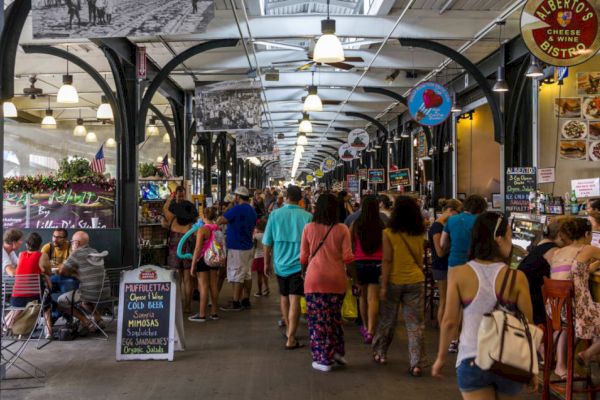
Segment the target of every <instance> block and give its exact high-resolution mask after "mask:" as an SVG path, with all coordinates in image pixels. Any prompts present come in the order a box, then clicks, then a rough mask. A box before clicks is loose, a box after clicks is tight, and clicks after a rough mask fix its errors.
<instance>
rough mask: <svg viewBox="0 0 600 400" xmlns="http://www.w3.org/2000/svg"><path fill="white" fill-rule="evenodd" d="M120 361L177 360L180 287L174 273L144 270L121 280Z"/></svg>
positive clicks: (162, 269)
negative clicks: (177, 295) (176, 327)
mask: <svg viewBox="0 0 600 400" xmlns="http://www.w3.org/2000/svg"><path fill="white" fill-rule="evenodd" d="M120 286H121V290H120V292H119V319H118V330H117V360H169V361H172V360H173V350H174V342H175V307H176V302H177V301H176V284H175V279H174V276H173V271H169V270H166V269H164V268H160V267H155V266H149V265H146V266H143V267H140V268H137V269H134V270H131V271H126V272H124V273H123V275H122V276H121V284H120Z"/></svg>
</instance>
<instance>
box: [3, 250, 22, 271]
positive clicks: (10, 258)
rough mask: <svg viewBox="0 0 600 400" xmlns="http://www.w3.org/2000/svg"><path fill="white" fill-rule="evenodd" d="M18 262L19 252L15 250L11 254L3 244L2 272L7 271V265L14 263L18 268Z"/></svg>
mask: <svg viewBox="0 0 600 400" xmlns="http://www.w3.org/2000/svg"><path fill="white" fill-rule="evenodd" d="M18 263H19V258H18V257H17V253H16V252H14V251H13V252H11V253H10V254H9V253H7V252H6V250H5V249H4V246H2V274H3V275H4V274H5V273H6V267H7V266H9V265H12V266H13V267H15V268H16V267H17V264H18Z"/></svg>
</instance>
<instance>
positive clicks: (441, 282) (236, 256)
mask: <svg viewBox="0 0 600 400" xmlns="http://www.w3.org/2000/svg"><path fill="white" fill-rule="evenodd" d="M226 200H227V202H226V204H222V205H220V206H219V207H205V208H203V210H202V215H201V217H202V221H203V225H202V227H201V228H199V229H198V231H197V232H196V233H195V235H193V236H191V237H190V239H188V240H187V242H186V243H184V244H183V246H184V252H186V251H187V252H192V253H193V257H192V259H191V260H189V261H185V260H182V259H180V258H179V257H178V256H177V252H176V249H177V246H178V245H179V244H180V241H181V240H182V238H183V237H184V235H185V234H186V233H187V232H189V230H190V229H192V226H193V225H194V223H195V222H196V221H197V219H198V217H199V214H198V211H197V209H196V207H195V206H194V205H193V204H192V203H191V202H189V201H188V200H186V193H185V189H184V188H182V187H178V188H177V190H176V191H175V192H174V194H173V195H172V196H171V197H170V198H169V199H168V200H167V201H166V203H165V206H164V210H163V211H164V216H165V222H164V226H165V228H167V229H168V231H169V239H168V244H169V256H168V260H167V265H168V266H169V267H170V268H172V269H174V270H176V271H177V274H178V277H179V283H180V285H181V288H182V293H183V294H182V302H183V309H184V311H185V312H188V313H189V314H192V315H190V316H189V318H188V319H189V320H190V321H192V322H205V321H207V320H209V319H210V320H218V319H220V317H219V315H218V312H217V310H218V309H219V307H218V302H219V292H220V290H221V286H222V284H223V282H224V280H225V279H226V280H227V281H228V282H229V283H230V284H231V285H232V293H233V294H232V299H231V301H230V302H229V303H228V304H227V305H225V306H223V307H221V308H220V309H221V310H222V311H227V312H230V311H242V310H247V309H249V308H251V302H250V299H251V295H252V294H254V298H257V299H259V298H261V297H265V296H269V295H270V287H269V278H270V277H272V276H273V275H275V277H276V280H277V284H278V288H279V304H280V311H281V320H280V321H279V326H280V327H281V328H282V333H283V336H284V337H285V344H284V346H283V348H284V349H286V350H296V349H300V348H303V347H304V344H303V343H301V342H300V340H298V330H299V322H300V315H301V313H302V311H301V308H302V307H301V302H302V298H304V299H305V301H306V319H307V323H308V332H309V346H310V352H311V355H312V367H313V368H314V369H315V370H317V371H322V372H329V371H331V370H332V369H333V368H334V367H336V366H344V365H347V364H348V361H347V360H346V349H345V339H344V337H345V336H344V323H343V315H342V309H343V306H344V304H345V302H355V303H357V305H358V310H359V319H358V323H359V331H360V334H361V336H362V341H363V342H364V344H366V345H369V346H370V348H371V352H372V357H373V360H374V361H375V362H376V363H377V364H380V365H384V364H387V362H388V352H389V349H390V346H391V345H392V342H393V339H394V335H395V333H396V331H397V325H398V314H399V312H400V310H402V317H403V318H402V320H403V323H404V329H405V330H406V335H407V337H408V360H407V361H408V362H407V372H408V374H409V375H410V376H412V377H420V376H422V375H423V373H424V368H426V367H427V366H428V365H429V364H428V361H427V360H426V357H425V345H424V330H425V316H424V310H425V307H424V304H425V289H426V285H425V280H426V276H425V270H426V268H425V266H424V261H425V260H426V249H427V245H428V246H429V249H430V252H431V253H430V254H431V274H432V277H433V280H434V281H435V285H436V287H437V292H438V294H439V304H438V314H437V320H438V324H439V326H440V340H439V346H438V354H437V358H436V360H435V363H434V364H433V366H432V371H431V373H432V375H433V376H434V377H436V376H441V374H442V371H443V368H444V366H445V364H446V360H447V357H448V356H447V354H448V353H452V352H457V353H458V356H457V360H456V371H457V379H458V387H459V389H460V391H461V392H462V393H463V397H464V398H467V399H471V398H481V399H487V398H489V399H492V398H505V397H511V396H516V395H517V394H519V393H520V392H521V391H522V389H523V385H522V384H521V383H518V382H515V381H512V380H510V379H508V378H506V377H501V376H499V375H496V374H494V373H492V372H490V371H488V370H484V369H482V368H480V367H479V366H478V365H477V364H476V363H475V356H476V354H477V343H478V330H479V326H480V322H481V320H482V318H483V316H484V315H485V314H486V313H489V312H490V311H491V310H492V309H493V308H494V307H495V306H496V305H497V304H503V305H505V306H510V307H514V308H516V309H518V310H519V311H520V312H521V313H522V314H523V315H524V316H525V318H527V320H529V321H531V322H532V323H534V324H542V323H544V321H545V320H546V317H547V315H546V314H547V312H548V310H547V309H546V307H545V305H544V301H543V298H542V290H541V288H542V286H543V284H544V279H547V278H551V279H559V280H571V281H573V287H574V310H575V315H574V319H575V333H576V336H577V337H578V338H581V339H588V340H590V341H591V343H592V344H591V346H590V347H589V348H587V349H585V350H580V351H579V352H578V353H577V361H578V363H580V364H581V365H583V366H587V365H589V363H590V362H591V361H593V360H594V359H595V358H596V357H597V356H598V355H599V354H600V304H599V303H596V302H595V301H594V299H593V298H592V296H591V293H590V290H589V279H590V274H591V273H593V272H594V271H596V270H597V269H598V268H600V261H598V260H600V249H599V248H598V247H594V246H592V245H590V242H591V233H592V230H595V231H598V230H599V228H600V210H598V209H597V208H598V204H595V203H590V204H589V205H588V213H589V218H588V219H584V218H576V217H561V218H556V219H554V220H553V221H552V223H550V224H548V225H547V227H546V228H545V231H544V237H543V238H542V240H541V241H540V242H539V243H536V245H535V246H534V247H532V248H531V249H528V250H529V251H528V254H527V256H526V257H525V258H524V259H523V260H522V261H521V263H520V265H519V266H518V272H516V275H515V276H516V283H515V286H514V290H513V291H511V292H510V293H508V294H506V293H503V292H502V289H501V286H502V282H503V280H504V279H505V277H506V276H508V274H509V273H511V272H510V257H511V255H512V251H511V250H512V229H511V225H510V220H509V218H508V217H507V216H505V215H504V214H500V213H495V212H487V211H486V210H487V202H486V200H485V199H484V198H482V197H481V196H478V195H471V196H469V197H467V198H466V199H465V201H464V202H460V201H458V200H454V199H450V200H445V201H442V202H440V204H439V208H438V214H437V219H435V221H434V222H433V223H432V224H430V221H428V220H426V218H425V216H426V215H427V214H426V213H425V212H424V210H423V209H422V207H421V206H420V203H419V202H418V201H417V200H416V199H414V198H412V197H409V196H404V195H400V196H397V197H395V198H394V199H391V198H390V197H388V196H387V195H380V196H375V195H365V196H363V198H362V199H361V201H360V205H359V208H358V209H356V208H354V207H353V206H354V204H353V201H352V200H353V198H352V196H351V195H350V194H348V193H347V192H345V191H340V192H332V191H325V190H318V191H316V192H314V193H313V192H312V191H311V190H310V189H307V190H304V191H303V190H302V189H301V188H299V187H297V186H288V187H287V188H284V189H281V190H279V189H278V190H275V189H271V188H267V189H265V190H264V191H256V192H254V194H253V195H251V193H250V191H249V190H248V189H247V188H245V187H238V188H236V190H235V192H234V193H233V195H228V196H227V198H226ZM432 221H433V219H432ZM23 242H25V247H26V248H25V250H24V251H21V252H20V254H19V256H18V257H17V255H16V252H17V251H18V250H19V248H20V246H21V245H22V244H23ZM102 258H103V256H102V254H98V252H97V251H96V250H95V249H93V248H92V247H90V244H89V237H88V235H87V234H86V233H85V232H82V231H80V232H76V233H74V234H73V236H72V239H71V240H69V238H68V233H67V231H66V230H64V229H56V230H55V231H54V233H53V236H52V240H51V242H50V243H47V244H45V245H44V246H42V240H41V237H40V236H39V235H38V234H36V233H31V234H29V235H28V236H27V237H26V238H25V239H24V238H23V234H22V233H21V232H20V231H18V230H14V229H11V230H7V231H6V232H5V234H4V237H3V253H2V272H3V276H15V277H16V279H18V277H19V275H31V274H37V275H39V276H40V279H41V287H42V288H47V289H48V290H49V291H50V290H51V289H52V288H53V287H54V286H56V284H55V282H54V280H53V279H50V278H53V275H58V276H71V277H76V279H77V280H78V282H79V287H78V288H77V289H74V290H69V291H63V292H64V293H62V294H61V295H60V296H59V297H58V298H57V299H56V301H55V303H57V305H58V307H59V308H60V309H61V311H62V312H63V313H65V314H72V315H73V316H74V317H76V318H78V319H79V320H80V321H81V323H82V327H83V328H84V329H86V330H93V329H94V327H95V326H96V325H101V324H102V320H101V318H100V316H99V315H97V313H95V309H94V307H93V305H94V303H95V302H96V301H97V300H98V299H99V298H102V297H103V296H104V295H105V293H103V290H104V288H105V287H108V285H107V284H106V282H105V281H103V277H104V279H105V274H104V270H103V262H102ZM253 273H254V274H255V275H256V282H257V291H256V292H254V293H253V291H252V289H253V285H252V274H253ZM15 285H16V286H18V285H17V284H15ZM194 289H197V290H198V291H199V304H198V312H196V313H192V312H191V305H192V297H193V296H192V292H193V290H194ZM350 292H351V293H352V295H350ZM32 300H40V301H41V300H43V299H42V296H41V295H40V293H22V294H21V295H20V296H14V297H13V299H11V304H13V305H14V306H17V307H23V306H24V305H25V304H26V303H27V302H29V301H32ZM74 303H77V304H80V305H81V306H82V307H83V309H84V310H87V311H88V312H87V313H85V314H84V313H82V312H81V309H74V308H73V307H72V304H74ZM50 310H51V308H50V302H48V303H47V304H46V303H44V314H45V320H46V325H47V326H46V332H47V336H50V335H51V333H52V321H53V318H52V316H51V315H50ZM15 317H16V315H15V314H12V315H10V316H8V318H13V319H14V318H15ZM459 336H460V338H459ZM565 337H566V335H559V336H558V338H557V340H556V341H557V344H556V347H557V349H558V350H557V363H556V369H555V373H556V374H557V375H558V376H559V377H564V376H565V374H566V365H567V363H566V342H565V340H566V339H565ZM532 384H533V385H534V386H535V385H536V384H537V382H536V380H535V379H534V380H533V381H532Z"/></svg>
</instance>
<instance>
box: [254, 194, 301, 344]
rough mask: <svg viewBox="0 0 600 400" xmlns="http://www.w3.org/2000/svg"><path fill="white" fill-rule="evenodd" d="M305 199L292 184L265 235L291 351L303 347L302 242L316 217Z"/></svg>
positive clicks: (268, 270)
mask: <svg viewBox="0 0 600 400" xmlns="http://www.w3.org/2000/svg"><path fill="white" fill-rule="evenodd" d="M301 199H302V190H300V188H299V187H298V186H292V185H290V186H289V187H288V189H287V204H286V205H285V206H284V207H282V208H280V209H278V210H275V211H274V212H273V213H271V216H270V217H269V221H268V222H267V227H266V229H265V233H264V235H263V244H264V249H265V274H267V276H268V275H270V274H271V273H272V272H273V267H275V274H276V275H277V282H278V283H279V294H280V306H281V314H282V316H283V320H284V322H285V326H286V327H287V331H286V336H287V343H286V345H285V348H286V349H290V350H291V349H297V348H299V347H300V343H299V342H298V341H297V340H296V329H297V328H298V320H299V318H300V298H301V297H302V296H303V295H304V280H303V279H302V267H301V265H300V243H301V241H302V232H303V231H304V226H306V224H308V223H309V222H310V221H311V220H312V215H311V214H310V213H308V212H306V211H304V210H303V209H302V208H301V207H300V206H299V205H298V203H299V202H300V200H301Z"/></svg>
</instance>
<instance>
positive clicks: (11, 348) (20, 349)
mask: <svg viewBox="0 0 600 400" xmlns="http://www.w3.org/2000/svg"><path fill="white" fill-rule="evenodd" d="M31 293H38V295H39V298H40V300H41V307H40V310H39V311H38V315H37V319H36V323H35V324H34V325H33V327H32V329H31V331H30V332H28V333H26V334H22V335H14V334H13V333H12V332H11V329H10V328H9V327H8V325H7V322H8V321H7V317H8V316H9V313H10V312H11V311H15V312H16V311H24V310H25V309H26V307H14V306H12V305H11V304H10V298H11V297H12V296H15V295H19V294H21V295H24V294H26V295H29V294H31ZM47 295H48V292H47V290H44V291H43V292H42V285H41V276H40V275H38V274H24V275H17V276H16V277H4V278H3V280H2V299H1V301H2V321H1V323H2V344H1V358H0V375H1V378H2V379H7V378H6V374H7V373H8V371H9V370H10V369H11V368H12V367H14V368H16V369H18V370H20V371H21V372H23V373H25V374H26V376H25V377H26V378H33V379H36V380H38V381H40V380H41V379H42V378H44V377H45V376H46V372H45V371H44V370H43V369H41V368H39V367H37V366H36V365H34V364H33V363H31V362H30V361H28V360H26V359H25V358H24V357H23V353H24V352H25V350H26V349H27V345H28V344H29V342H30V341H31V339H32V338H33V334H34V332H35V331H36V330H37V329H38V327H39V326H40V324H41V325H42V332H43V322H42V318H41V317H42V313H43V309H44V302H45V300H46V296H47ZM41 335H42V334H41V333H40V336H41ZM38 345H39V340H38Z"/></svg>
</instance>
